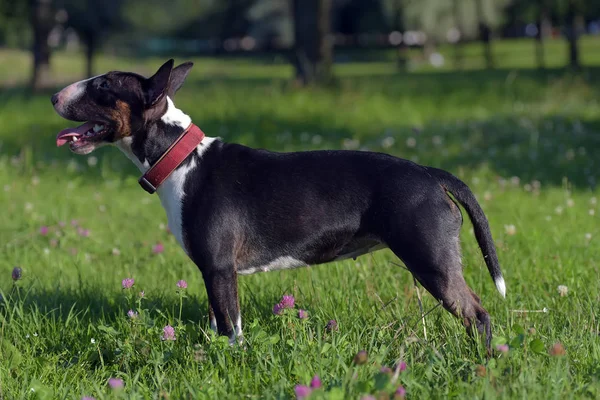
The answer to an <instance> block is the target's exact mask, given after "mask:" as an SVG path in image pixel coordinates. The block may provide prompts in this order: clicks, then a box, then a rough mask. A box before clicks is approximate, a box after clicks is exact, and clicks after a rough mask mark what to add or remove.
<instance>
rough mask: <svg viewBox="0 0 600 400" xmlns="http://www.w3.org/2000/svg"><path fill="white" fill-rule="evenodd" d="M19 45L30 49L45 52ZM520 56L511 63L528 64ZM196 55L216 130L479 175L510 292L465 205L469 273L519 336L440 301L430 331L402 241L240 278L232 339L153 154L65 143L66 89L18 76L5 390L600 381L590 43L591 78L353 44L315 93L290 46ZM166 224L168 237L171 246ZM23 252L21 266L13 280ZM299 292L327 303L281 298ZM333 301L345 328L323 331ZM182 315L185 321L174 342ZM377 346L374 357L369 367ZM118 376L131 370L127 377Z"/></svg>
mask: <svg viewBox="0 0 600 400" xmlns="http://www.w3.org/2000/svg"><path fill="white" fill-rule="evenodd" d="M584 43H588V44H586V46H590V47H589V48H590V49H593V48H595V47H594V46H596V44H594V43H595V42H587V41H584ZM528 45H529V43H528V42H527V43H525V44H523V49H527V48H528V47H527V46H528ZM511 46H512V47H510V48H514V47H515V46H517V45H515V44H514V43H512V44H511ZM549 48H550V49H555V50H556V51H560V47H556V48H554V47H551V46H550V47H549ZM467 50H469V49H467ZM500 50H502V47H501V48H500V49H499V51H500ZM502 51H503V50H502ZM521 53H522V54H526V51H524V50H523V51H522V52H521ZM521 53H519V54H521ZM550 56H551V54H549V58H551V57H550ZM0 57H3V59H4V60H7V62H6V64H10V65H12V66H13V67H12V68H13V69H14V68H16V67H15V66H18V65H21V64H19V63H24V62H26V61H27V58H26V54H19V53H15V52H0ZM506 58H508V57H503V59H502V60H500V61H502V62H505V63H506V64H504V65H505V66H506V65H508V66H512V65H523V64H524V63H525V61H522V60H521V61H520V59H513V60H512V61H510V60H508V61H507V60H506ZM555 58H557V59H559V58H561V57H560V54H559V55H558V56H556V57H555ZM590 60H592V59H590ZM55 61H56V65H58V66H59V68H58V70H59V71H61V73H62V74H63V75H61V76H59V77H60V79H62V80H65V81H72V80H75V79H78V77H79V75H78V72H79V71H80V70H81V68H80V65H78V64H77V63H76V62H75V61H73V57H72V56H71V55H69V54H60V53H59V54H56V56H55ZM98 61H99V65H100V66H101V70H108V69H115V68H118V69H126V70H132V71H137V72H141V73H145V74H149V73H151V72H153V71H154V70H156V68H157V66H158V65H160V61H162V60H148V61H141V60H133V59H113V58H106V57H102V58H101V59H99V60H98ZM180 61H182V60H180ZM194 61H195V63H196V65H195V67H194V69H193V70H192V73H191V75H190V77H189V78H188V81H187V83H186V85H185V86H184V87H183V88H182V90H181V91H180V92H178V94H177V97H176V98H175V102H176V104H177V105H178V106H179V107H180V108H181V109H183V110H185V111H186V112H187V113H189V114H190V115H191V116H192V118H193V120H194V121H195V122H196V123H197V124H198V125H199V126H201V127H202V129H203V130H204V131H205V132H206V133H207V134H208V135H210V136H221V137H223V138H224V139H225V140H228V141H237V142H241V143H244V144H247V145H251V146H256V147H264V148H268V149H272V150H283V151H292V150H307V149H324V148H329V149H332V148H368V149H371V150H376V151H384V152H387V153H391V154H395V155H398V156H402V157H404V158H408V159H413V160H415V161H418V162H421V163H424V164H428V165H434V166H438V167H443V168H446V169H448V170H450V171H452V172H453V173H455V174H457V175H459V176H460V177H461V178H462V179H464V180H465V181H466V182H467V183H468V184H469V185H470V186H471V188H472V189H473V191H474V192H475V194H476V195H477V197H478V199H479V200H480V202H481V204H482V207H483V208H484V210H485V212H486V214H487V216H488V218H489V220H490V225H491V228H492V233H493V235H494V238H495V240H496V244H497V247H498V252H499V258H500V262H501V265H502V269H503V271H504V274H505V277H506V282H507V289H508V290H507V298H506V299H502V298H501V297H500V296H499V295H498V294H497V292H496V290H495V288H494V285H493V283H492V282H491V281H490V278H489V275H488V272H487V269H486V267H485V264H484V262H483V260H482V256H481V252H480V250H479V248H478V247H477V244H476V242H475V239H474V237H473V236H472V234H471V229H470V224H469V223H468V222H467V221H465V227H464V228H463V232H462V237H461V241H462V246H463V259H464V265H465V268H464V270H465V272H464V273H465V277H466V280H467V282H468V284H469V285H470V286H471V287H472V288H473V290H474V291H475V292H476V293H478V294H479V295H480V296H481V298H482V301H483V304H484V306H485V307H486V309H487V310H488V311H489V312H490V314H491V316H492V323H493V328H494V335H495V339H494V346H497V345H507V346H508V347H507V348H505V347H504V346H502V347H500V349H506V352H504V351H500V350H498V351H496V352H495V354H494V355H493V357H492V359H490V360H489V361H488V360H487V359H486V357H485V351H484V349H483V348H482V346H481V344H480V343H478V342H476V341H471V340H470V339H469V337H468V336H467V335H466V333H465V332H464V329H463V328H462V326H461V324H460V322H459V321H457V320H456V319H454V318H452V317H451V316H450V315H449V314H448V313H447V312H446V311H444V310H443V309H442V308H441V307H438V308H436V309H434V310H433V311H432V312H431V313H430V314H428V315H427V317H426V318H425V320H426V322H425V324H426V328H427V340H425V335H424V332H423V326H422V324H421V322H420V321H421V318H420V316H419V306H418V304H417V296H416V292H415V290H414V287H413V283H412V277H411V276H410V274H409V273H408V272H407V271H406V270H404V269H403V268H400V267H398V266H397V265H394V264H392V262H394V263H397V262H398V260H397V259H395V258H394V257H393V255H392V254H391V253H390V252H389V251H387V250H384V251H380V252H377V253H374V254H372V255H368V256H363V257H361V258H359V259H358V260H357V261H356V262H354V261H346V262H339V263H331V264H329V265H323V266H317V267H311V268H301V269H297V270H290V271H281V272H272V273H265V274H256V275H252V276H246V277H240V278H239V283H240V295H241V307H242V312H243V329H244V335H245V339H246V341H245V347H240V346H233V347H230V346H229V344H228V343H227V338H220V337H217V336H216V335H214V334H213V333H212V332H211V331H210V329H209V324H208V316H207V314H208V312H207V299H206V293H205V290H204V288H203V283H202V278H201V274H200V273H199V271H198V270H197V268H196V267H195V266H194V265H193V264H192V263H191V262H190V261H189V260H187V258H186V256H185V255H184V254H183V252H182V251H181V249H179V247H178V245H177V243H176V240H175V239H174V237H173V236H172V235H170V234H169V233H168V232H166V230H165V227H164V224H165V223H166V220H165V217H164V211H163V210H162V208H161V206H160V202H159V201H158V199H157V198H156V196H148V195H147V194H145V193H144V192H143V191H142V190H141V189H140V188H139V187H138V185H137V183H136V179H137V176H138V171H136V170H135V168H134V167H132V166H131V165H130V164H131V163H130V162H129V161H128V160H126V159H125V157H123V155H122V154H119V153H118V151H117V150H116V149H110V148H105V149H101V150H99V151H98V152H97V153H94V154H93V155H90V156H87V157H80V156H75V155H73V154H70V153H69V152H68V151H67V150H66V149H64V148H60V149H57V148H55V147H54V137H55V135H56V132H58V131H59V130H60V129H62V128H64V127H65V126H66V125H67V124H69V123H68V122H67V121H64V120H62V119H61V118H60V117H58V116H57V115H55V113H54V112H53V110H52V107H51V105H50V102H49V95H50V94H51V92H49V93H48V94H47V95H30V94H28V93H26V92H24V91H22V90H20V89H18V88H13V89H9V90H3V91H2V92H1V94H0V141H1V142H2V144H1V146H2V147H1V148H0V151H1V153H0V182H2V185H0V191H1V193H2V196H0V208H1V209H2V210H3V212H2V213H0V254H2V260H1V261H0V293H1V295H2V299H3V300H1V301H0V360H1V362H0V382H1V383H2V385H1V386H0V395H1V396H2V397H3V398H7V399H13V398H14V399H20V398H32V397H34V396H37V397H39V398H44V397H45V398H81V397H83V396H94V397H96V398H97V399H103V398H131V399H146V398H160V396H162V395H167V394H168V395H169V396H170V398H173V399H175V398H177V399H179V398H188V397H189V398H200V399H203V398H207V399H208V398H210V399H213V398H244V397H252V398H254V397H260V398H293V397H294V388H295V386H296V385H300V384H301V385H309V382H310V381H311V379H312V377H313V376H314V375H318V376H319V377H320V378H321V380H322V382H323V386H322V388H321V389H318V390H316V391H315V392H314V394H313V396H314V398H327V399H342V398H344V399H346V398H352V399H358V398H360V397H362V396H363V395H365V394H372V395H376V396H384V395H385V396H387V397H386V398H390V396H391V395H392V393H393V392H394V391H395V390H396V388H397V386H398V385H402V386H403V387H404V388H406V391H407V398H456V397H459V398H486V399H494V398H527V399H547V398H598V397H599V396H600V383H599V382H600V369H599V367H598V362H597V360H598V359H599V357H600V344H599V342H598V333H599V332H600V326H599V325H598V321H599V320H600V314H599V309H598V307H597V304H598V302H599V301H600V298H599V297H598V293H600V281H599V280H598V271H597V264H598V259H599V257H600V253H599V250H598V246H597V240H598V237H599V235H600V231H599V230H598V220H597V218H599V215H600V209H599V206H598V200H599V198H600V192H599V191H598V189H597V188H592V187H590V184H591V183H593V182H596V183H597V181H596V180H597V178H598V176H597V173H598V172H597V171H598V170H597V168H596V166H597V165H598V163H600V158H599V157H600V154H599V153H598V152H597V151H594V149H598V148H599V145H600V142H599V140H600V139H599V138H600V109H599V107H598V104H599V100H600V98H599V96H600V86H599V85H600V83H599V82H598V78H597V77H598V67H597V66H596V67H593V66H591V65H592V64H593V63H592V61H593V60H592V61H587V62H588V68H587V70H586V71H585V72H584V74H583V75H581V76H580V75H570V74H569V73H566V72H564V71H562V70H560V69H557V68H554V69H548V70H547V71H546V72H543V73H542V72H537V71H535V70H532V69H514V68H509V67H502V68H504V69H502V70H498V71H477V70H475V71H470V72H460V73H459V72H453V71H448V70H446V71H431V70H421V72H419V73H412V74H398V73H397V72H396V70H395V69H394V68H393V66H391V65H388V64H377V63H369V64H346V65H343V66H339V67H338V68H337V70H336V75H337V76H339V78H340V85H339V87H338V88H336V89H332V90H317V89H314V90H302V91H296V90H293V89H291V88H288V87H287V86H286V84H285V82H286V79H287V78H288V77H289V76H290V75H291V73H290V67H288V66H287V65H284V66H273V65H265V64H260V63H251V62H248V61H240V60H227V61H226V62H224V61H218V60H211V59H196V60H194ZM511 63H514V64H511ZM598 64H600V62H598V61H597V62H596V65H598ZM0 68H6V67H5V64H4V63H3V64H2V65H1V66H0ZM0 72H2V73H3V74H4V75H2V76H9V77H10V78H11V80H13V81H16V82H18V81H19V79H21V78H19V75H17V72H19V71H17V72H13V71H8V70H6V69H4V70H2V71H0ZM21 72H22V71H21ZM11 73H12V74H14V75H10V74H11ZM22 73H23V72H22ZM71 220H76V221H73V224H74V225H78V226H72V223H71ZM61 222H65V224H62V223H61ZM63 225H64V226H63ZM42 226H46V227H48V232H47V233H46V234H43V233H41V232H40V227H42ZM78 227H80V228H82V229H90V235H89V237H85V235H83V236H82V235H81V234H80V232H78ZM42 232H45V230H43V231H42ZM588 234H589V235H588ZM157 242H161V243H163V244H164V247H165V251H164V252H163V253H160V254H154V253H153V252H152V247H153V245H154V244H156V243H157ZM16 265H18V266H20V267H22V268H23V278H22V280H19V281H17V282H16V283H14V282H12V280H11V278H10V274H11V270H12V268H13V267H14V266H16ZM126 277H133V278H135V285H134V287H133V289H127V290H125V289H122V286H121V280H122V279H123V278H126ZM179 279H185V280H186V281H187V282H188V289H187V290H186V291H185V292H182V291H177V287H176V282H177V281H178V280H179ZM559 285H564V286H566V287H567V288H568V289H567V290H565V289H561V291H560V292H559V290H557V287H558V286H559ZM142 290H143V291H144V292H145V296H144V298H141V297H140V296H139V292H140V291H142ZM561 293H562V295H561ZM283 294H293V295H294V296H295V298H296V308H297V309H298V308H302V309H304V310H307V311H308V315H309V317H308V318H307V319H306V320H300V319H298V318H297V314H296V313H295V312H294V311H292V310H289V311H287V312H286V313H285V314H284V315H281V316H276V315H273V314H272V311H271V310H272V307H273V305H274V304H275V303H276V302H278V301H279V299H280V298H281V295H283ZM423 302H424V308H425V310H431V309H432V308H433V307H434V306H435V304H436V303H435V301H434V300H433V299H432V298H431V296H429V295H425V296H424V298H423ZM544 309H546V310H545V311H546V312H544ZM129 310H134V311H136V312H137V313H138V314H137V318H133V319H132V318H130V317H129V316H128V315H127V312H128V311H129ZM330 319H335V320H336V321H337V323H338V326H339V329H338V330H337V331H328V330H326V329H325V326H326V324H327V322H328V321H329V320H330ZM167 324H170V325H171V326H173V327H174V328H175V332H176V338H177V340H175V341H164V340H161V336H162V333H163V328H164V326H165V325H167ZM92 339H93V341H92ZM555 343H560V344H561V346H563V347H564V352H565V354H564V355H562V353H561V351H559V350H560V349H561V347H560V346H554V345H555ZM360 350H365V351H366V352H367V354H368V357H367V360H366V362H365V363H364V364H361V365H356V363H354V362H353V359H354V357H355V355H356V354H357V353H358V352H359V351H360ZM399 361H404V362H406V364H407V369H406V370H405V371H402V372H399V373H398V375H397V377H396V378H394V375H392V376H389V375H388V374H389V372H387V370H385V369H384V371H383V372H382V371H381V367H382V366H386V367H390V368H391V369H392V370H393V371H394V368H393V367H394V366H396V365H398V363H399ZM110 377H118V378H120V379H123V380H124V382H125V387H124V389H123V390H121V391H113V390H112V389H110V388H109V387H108V386H107V381H108V379H109V378H110ZM32 388H33V392H32V390H31V389H32ZM34 393H35V394H34Z"/></svg>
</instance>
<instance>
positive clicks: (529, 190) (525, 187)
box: [523, 183, 532, 192]
mask: <svg viewBox="0 0 600 400" xmlns="http://www.w3.org/2000/svg"><path fill="white" fill-rule="evenodd" d="M523 189H525V191H526V192H531V189H532V187H531V185H530V184H529V183H526V184H525V185H524V186H523Z"/></svg>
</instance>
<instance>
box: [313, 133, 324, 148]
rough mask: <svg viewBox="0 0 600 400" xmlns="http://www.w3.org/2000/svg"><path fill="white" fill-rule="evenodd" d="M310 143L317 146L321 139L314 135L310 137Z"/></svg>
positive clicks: (319, 136)
mask: <svg viewBox="0 0 600 400" xmlns="http://www.w3.org/2000/svg"><path fill="white" fill-rule="evenodd" d="M311 142H312V144H314V145H315V146H318V145H320V144H321V142H323V138H322V137H321V135H315V136H313V137H312V140H311Z"/></svg>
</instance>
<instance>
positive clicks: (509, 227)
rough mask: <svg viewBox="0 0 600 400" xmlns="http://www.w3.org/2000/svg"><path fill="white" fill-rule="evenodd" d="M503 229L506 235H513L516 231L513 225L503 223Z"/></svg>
mask: <svg viewBox="0 0 600 400" xmlns="http://www.w3.org/2000/svg"><path fill="white" fill-rule="evenodd" d="M504 231H505V232H506V234H507V235H511V236H512V235H514V234H515V233H517V228H516V227H515V226H514V225H504Z"/></svg>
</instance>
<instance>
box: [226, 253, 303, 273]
mask: <svg viewBox="0 0 600 400" xmlns="http://www.w3.org/2000/svg"><path fill="white" fill-rule="evenodd" d="M306 265H307V264H306V263H305V262H304V261H301V260H297V259H295V258H294V257H290V256H283V257H278V258H276V259H275V260H273V261H271V262H269V263H268V264H266V265H263V266H260V267H254V268H247V269H243V270H241V271H240V270H238V272H237V273H238V274H240V275H250V274H254V273H255V272H268V271H277V270H279V269H290V268H297V267H305V266H306Z"/></svg>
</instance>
